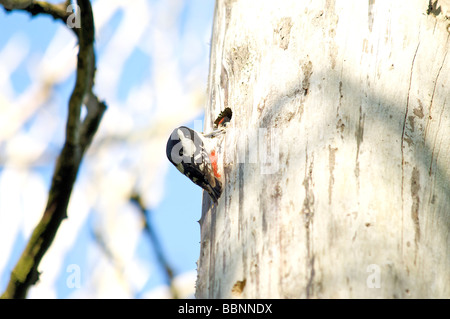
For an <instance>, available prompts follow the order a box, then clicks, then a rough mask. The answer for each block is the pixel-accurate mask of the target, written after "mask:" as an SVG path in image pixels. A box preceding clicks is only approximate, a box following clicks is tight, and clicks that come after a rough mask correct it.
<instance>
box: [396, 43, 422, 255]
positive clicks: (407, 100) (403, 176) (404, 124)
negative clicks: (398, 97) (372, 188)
mask: <svg viewBox="0 0 450 319" xmlns="http://www.w3.org/2000/svg"><path fill="white" fill-rule="evenodd" d="M419 46H420V41H419V42H418V43H417V47H416V51H415V52H414V57H413V59H412V62H411V71H410V76H409V86H408V95H407V98H406V109H405V117H404V119H403V127H402V136H401V142H400V152H401V157H402V163H401V165H402V181H401V199H402V224H403V223H404V220H403V216H404V209H403V206H404V196H403V193H404V185H405V154H404V151H403V144H404V141H405V130H406V120H407V117H408V111H409V99H410V93H411V84H412V77H413V70H414V63H415V61H416V56H417V51H419ZM401 241H402V242H403V227H402V234H401ZM402 254H403V245H402Z"/></svg>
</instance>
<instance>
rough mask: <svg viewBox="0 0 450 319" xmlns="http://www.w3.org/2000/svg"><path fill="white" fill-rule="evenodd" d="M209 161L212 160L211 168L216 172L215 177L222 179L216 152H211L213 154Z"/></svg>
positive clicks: (210, 155)
mask: <svg viewBox="0 0 450 319" xmlns="http://www.w3.org/2000/svg"><path fill="white" fill-rule="evenodd" d="M209 159H210V160H211V166H212V169H213V172H214V176H215V177H217V178H220V177H221V176H220V174H219V167H218V165H217V156H216V151H215V150H212V151H211V154H209Z"/></svg>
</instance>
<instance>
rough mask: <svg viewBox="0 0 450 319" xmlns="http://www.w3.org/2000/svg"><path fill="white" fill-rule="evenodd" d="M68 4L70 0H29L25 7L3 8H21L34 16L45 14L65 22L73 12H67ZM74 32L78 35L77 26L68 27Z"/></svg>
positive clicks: (12, 9) (13, 9)
mask: <svg viewBox="0 0 450 319" xmlns="http://www.w3.org/2000/svg"><path fill="white" fill-rule="evenodd" d="M69 5H70V1H64V2H61V3H57V4H54V3H49V2H46V1H35V0H33V1H31V4H30V5H29V6H27V7H25V8H20V7H18V8H11V9H8V8H5V9H6V11H15V10H21V11H26V12H28V13H30V14H31V15H32V16H36V15H39V14H46V15H50V16H51V17H53V19H55V20H60V21H62V22H63V23H65V24H67V19H69V18H70V17H71V15H72V14H73V12H71V11H69V12H67V8H68V6H69ZM70 29H71V30H72V31H73V32H75V34H77V35H78V31H79V30H78V29H77V28H70Z"/></svg>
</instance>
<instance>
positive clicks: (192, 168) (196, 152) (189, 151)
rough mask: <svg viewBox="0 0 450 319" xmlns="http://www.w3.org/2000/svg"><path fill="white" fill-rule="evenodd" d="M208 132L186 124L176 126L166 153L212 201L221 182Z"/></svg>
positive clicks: (220, 190) (215, 198) (216, 197)
mask: <svg viewBox="0 0 450 319" xmlns="http://www.w3.org/2000/svg"><path fill="white" fill-rule="evenodd" d="M207 136H208V137H209V136H214V135H211V133H210V134H206V135H205V134H202V133H199V132H197V131H194V130H192V129H190V128H188V127H186V126H180V127H179V128H176V129H175V130H174V131H173V132H172V134H171V135H170V137H169V140H168V141H167V146H166V155H167V158H168V159H169V161H170V162H171V163H172V164H173V165H174V166H175V167H176V168H177V169H178V170H179V171H180V172H181V173H182V174H184V175H186V176H187V177H188V178H189V179H190V180H191V181H193V182H194V183H195V184H197V185H198V186H200V187H201V188H203V189H204V190H206V191H207V192H208V194H209V196H210V197H211V199H212V200H213V201H214V202H217V200H218V199H219V197H220V194H221V192H222V184H221V182H220V175H219V172H218V165H217V154H216V151H215V149H214V147H213V141H212V139H211V138H208V137H207Z"/></svg>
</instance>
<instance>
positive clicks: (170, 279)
mask: <svg viewBox="0 0 450 319" xmlns="http://www.w3.org/2000/svg"><path fill="white" fill-rule="evenodd" d="M130 201H131V202H132V203H134V204H135V205H136V206H137V207H138V208H139V212H140V213H141V216H142V219H143V220H144V230H145V232H146V233H147V235H148V236H149V237H150V241H151V243H152V245H153V249H154V250H155V253H156V258H157V259H158V262H159V263H160V265H161V267H162V268H163V269H164V272H165V274H166V277H167V284H168V285H169V287H170V293H171V295H172V298H173V299H178V298H179V294H178V291H177V289H176V287H175V284H174V277H175V276H174V273H173V270H172V267H170V265H169V262H168V261H167V258H166V256H165V255H164V252H163V250H162V246H161V243H160V242H159V239H158V236H157V235H156V232H155V230H154V229H153V227H152V224H151V223H150V220H149V211H148V209H147V208H146V207H145V205H144V203H143V202H142V198H141V196H140V195H139V194H134V195H132V196H131V197H130Z"/></svg>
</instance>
